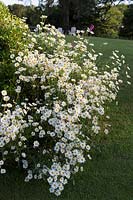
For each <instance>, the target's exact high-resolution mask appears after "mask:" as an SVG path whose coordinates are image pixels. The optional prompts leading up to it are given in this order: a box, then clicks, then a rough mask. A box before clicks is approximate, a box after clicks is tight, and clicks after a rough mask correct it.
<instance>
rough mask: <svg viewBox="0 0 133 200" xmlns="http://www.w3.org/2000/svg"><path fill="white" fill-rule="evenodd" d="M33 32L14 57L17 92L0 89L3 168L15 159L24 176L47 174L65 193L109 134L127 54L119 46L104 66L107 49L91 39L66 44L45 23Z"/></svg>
mask: <svg viewBox="0 0 133 200" xmlns="http://www.w3.org/2000/svg"><path fill="white" fill-rule="evenodd" d="M25 34H26V33H25ZM26 36H27V37H28V38H31V41H32V42H31V44H30V45H27V46H26V47H25V50H24V51H20V52H19V53H18V55H17V56H15V55H14V54H11V56H10V57H11V59H12V62H13V64H14V68H15V73H14V91H12V92H10V95H8V91H6V90H2V91H1V112H0V156H1V161H0V170H1V173H2V174H3V173H6V169H5V167H4V165H5V163H6V161H8V160H13V159H14V160H15V161H16V162H17V163H19V165H20V166H21V167H22V168H23V169H25V170H26V172H27V175H26V177H25V181H30V180H31V179H44V178H46V179H47V181H48V183H49V185H50V192H51V193H54V194H55V195H57V196H58V195H60V194H61V191H62V190H63V189H64V186H65V184H67V182H68V180H69V179H70V178H71V176H72V174H74V173H76V172H78V171H79V170H80V169H81V170H82V168H83V164H84V163H85V162H86V160H87V159H91V155H90V149H91V148H92V146H93V145H92V144H93V140H94V138H95V136H96V135H99V134H108V132H109V124H108V119H109V116H108V115H107V113H106V104H107V103H108V102H111V101H112V100H115V99H116V96H117V93H118V91H119V88H120V84H121V83H122V82H123V81H122V80H121V78H120V73H119V72H120V70H122V66H124V67H126V66H125V59H124V56H123V55H122V56H121V55H119V52H118V51H116V50H115V51H113V55H112V57H110V60H111V64H110V65H107V64H105V66H103V67H101V66H100V64H99V63H98V60H99V59H100V60H101V59H102V58H101V56H102V54H101V53H98V54H97V53H95V51H94V50H93V49H91V48H90V46H89V45H88V40H85V39H84V38H80V37H79V36H77V38H76V39H75V41H73V43H72V44H71V43H66V42H65V38H64V35H62V34H61V33H59V32H58V31H57V30H56V29H55V28H54V27H53V26H50V25H45V26H44V23H43V22H42V24H41V25H38V26H37V29H36V30H35V32H34V33H31V34H28V35H26ZM127 70H129V68H127ZM126 75H127V78H130V77H129V75H128V72H127V71H126ZM128 83H129V84H130V82H128Z"/></svg>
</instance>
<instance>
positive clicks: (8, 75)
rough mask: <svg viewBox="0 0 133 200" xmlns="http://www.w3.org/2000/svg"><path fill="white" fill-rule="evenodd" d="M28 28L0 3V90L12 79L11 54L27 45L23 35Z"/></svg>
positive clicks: (26, 32)
mask: <svg viewBox="0 0 133 200" xmlns="http://www.w3.org/2000/svg"><path fill="white" fill-rule="evenodd" d="M28 32H29V28H28V26H27V25H26V24H25V23H24V21H23V20H20V19H19V18H17V17H15V16H13V15H11V14H10V12H9V10H8V8H7V7H6V6H5V5H4V4H3V3H2V2H0V80H1V81H0V90H2V89H3V88H4V87H6V85H7V83H8V81H9V79H12V78H13V74H14V66H13V65H12V62H11V60H10V54H11V53H14V54H16V53H18V52H19V51H21V50H24V49H25V44H26V45H27V44H28V43H29V41H28V39H26V38H25V35H24V34H28Z"/></svg>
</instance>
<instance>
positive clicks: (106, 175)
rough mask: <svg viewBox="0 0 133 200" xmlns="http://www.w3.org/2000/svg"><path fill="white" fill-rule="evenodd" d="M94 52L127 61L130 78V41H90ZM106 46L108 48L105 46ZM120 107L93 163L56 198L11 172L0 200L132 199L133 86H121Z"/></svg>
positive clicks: (1, 185) (0, 183)
mask: <svg viewBox="0 0 133 200" xmlns="http://www.w3.org/2000/svg"><path fill="white" fill-rule="evenodd" d="M89 40H90V43H92V42H93V43H94V44H95V49H96V50H98V51H100V52H104V53H105V59H106V57H107V56H108V55H109V54H110V51H111V50H113V49H118V50H120V52H121V53H122V54H124V55H125V56H126V58H127V63H128V64H129V66H130V67H131V72H130V75H133V66H132V65H133V41H128V40H115V39H104V38H94V37H92V38H90V39H89ZM104 42H108V45H104V44H103V43H104ZM118 101H119V104H118V106H116V105H115V103H112V104H111V109H110V115H111V124H112V129H111V133H110V135H108V136H107V137H106V138H105V140H104V141H103V142H102V143H101V145H100V148H99V149H100V150H99V151H97V152H96V153H95V154H94V155H93V159H92V160H91V161H88V162H87V163H86V164H85V168H84V172H82V173H81V172H80V173H78V174H77V175H76V176H75V177H74V179H73V180H71V181H70V182H69V184H68V185H67V186H66V188H65V190H64V192H63V193H62V195H61V196H60V197H58V198H56V197H55V196H53V195H51V194H49V192H48V185H47V184H46V183H44V182H36V181H32V182H31V183H25V182H23V181H22V180H23V173H22V172H21V171H19V170H16V169H10V170H9V172H8V173H7V174H6V175H3V176H2V175H1V176H0V200H56V199H59V200H132V199H133V187H132V186H133V184H131V182H132V180H133V134H132V132H133V84H132V86H124V87H122V88H121V91H120V93H119V96H118Z"/></svg>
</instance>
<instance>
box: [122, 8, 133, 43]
mask: <svg viewBox="0 0 133 200" xmlns="http://www.w3.org/2000/svg"><path fill="white" fill-rule="evenodd" d="M120 36H122V37H127V38H129V39H133V4H131V5H129V6H128V7H127V9H126V10H125V13H124V18H123V26H122V28H121V30H120Z"/></svg>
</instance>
